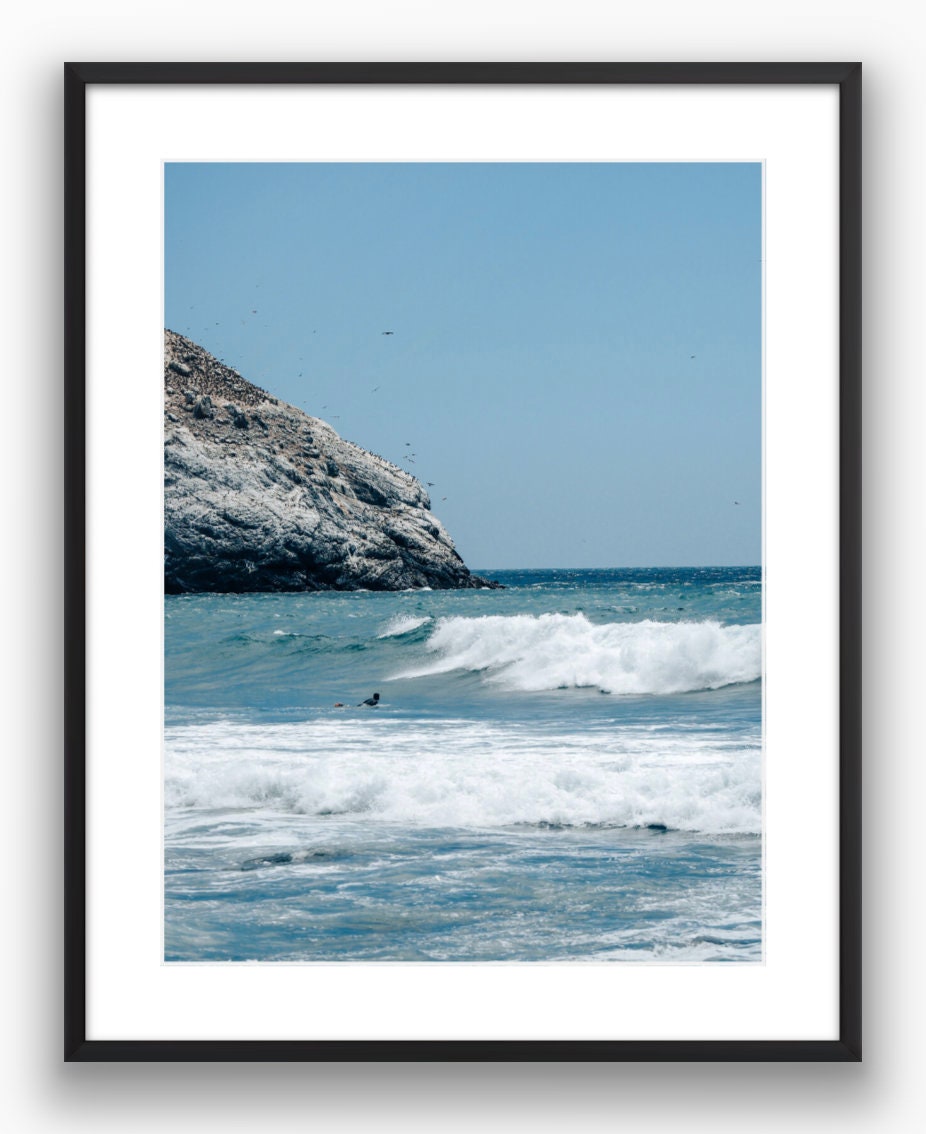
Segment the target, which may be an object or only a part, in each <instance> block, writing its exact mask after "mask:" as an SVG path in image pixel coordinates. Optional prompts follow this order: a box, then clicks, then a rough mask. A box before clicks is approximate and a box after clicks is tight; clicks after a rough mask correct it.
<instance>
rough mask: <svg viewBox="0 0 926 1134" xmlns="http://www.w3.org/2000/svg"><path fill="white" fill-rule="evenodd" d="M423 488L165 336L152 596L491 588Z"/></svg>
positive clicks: (320, 423) (196, 349)
mask: <svg viewBox="0 0 926 1134" xmlns="http://www.w3.org/2000/svg"><path fill="white" fill-rule="evenodd" d="M430 509H431V501H430V499H429V497H428V494H427V492H426V491H425V489H424V487H423V485H422V484H421V483H420V482H419V481H418V480H416V479H415V477H413V476H412V475H411V474H410V473H408V472H406V471H405V470H404V469H401V468H399V467H398V466H397V465H394V464H392V463H391V462H390V461H387V460H386V459H385V458H383V457H380V456H377V455H376V454H374V453H369V452H367V451H366V450H364V449H361V448H360V446H359V445H354V444H352V443H351V442H350V441H345V440H344V439H343V438H341V437H339V436H338V434H337V433H336V432H335V431H334V430H333V429H332V428H331V426H330V425H328V424H327V423H326V422H324V421H321V420H320V419H319V418H317V417H310V416H309V415H308V414H306V413H303V412H302V411H301V410H299V409H296V408H295V407H294V406H290V405H286V404H285V403H284V402H281V401H279V400H278V399H276V398H274V397H272V396H271V395H270V394H268V393H267V392H266V391H265V390H261V389H260V388H259V387H257V386H254V385H252V384H251V383H250V382H247V381H245V379H244V378H242V377H241V375H240V374H238V373H237V372H236V371H234V370H232V369H230V368H229V367H227V366H225V365H224V364H223V363H221V362H219V360H218V359H216V358H214V357H213V356H212V355H211V354H209V353H208V352H207V351H205V350H203V348H202V347H200V346H197V345H196V343H193V342H191V341H190V340H189V339H185V338H184V337H183V336H182V335H178V334H175V333H174V332H173V331H165V351H164V589H165V591H166V592H167V593H168V594H182V593H185V592H191V591H224V592H229V591H231V592H246V591H247V592H252V591H323V590H358V589H360V588H367V589H369V590H390V591H392V590H405V589H407V588H415V587H432V588H434V589H449V588H456V587H496V586H498V584H497V583H493V582H491V581H490V580H488V579H482V578H480V577H479V576H477V575H473V574H472V573H471V572H470V571H469V569H468V568H467V567H466V565H465V564H464V562H463V560H462V559H461V558H460V556H459V555H458V554H457V552H456V551H455V549H454V546H453V541H452V540H451V538H450V536H449V535H448V534H447V532H446V530H445V529H444V527H443V525H442V524H441V522H440V521H439V520H438V519H436V517H435V516H434V515H433V514H432V512H431V510H430Z"/></svg>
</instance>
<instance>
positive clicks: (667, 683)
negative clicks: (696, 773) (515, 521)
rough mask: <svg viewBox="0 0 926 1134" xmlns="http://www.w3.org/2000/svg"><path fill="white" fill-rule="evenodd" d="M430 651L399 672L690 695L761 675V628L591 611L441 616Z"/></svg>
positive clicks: (517, 685) (529, 688)
mask: <svg viewBox="0 0 926 1134" xmlns="http://www.w3.org/2000/svg"><path fill="white" fill-rule="evenodd" d="M425 648H426V650H427V652H428V654H429V655H431V656H430V657H428V659H427V660H426V661H425V662H424V664H422V665H418V666H414V667H412V668H409V669H406V670H403V671H402V672H401V673H400V674H398V675H397V676H398V677H424V676H428V675H431V674H438V673H450V672H452V671H454V670H469V671H475V672H481V673H482V674H483V675H484V679H485V680H487V681H490V682H493V683H498V684H501V685H504V686H505V687H507V688H509V689H516V690H521V691H523V692H539V691H542V690H550V689H564V688H573V687H575V688H582V687H587V688H588V687H590V688H598V689H600V690H601V691H602V692H603V693H626V694H642V693H685V692H691V691H694V690H699V689H719V688H721V687H722V686H724V685H732V684H737V683H739V682H748V681H755V680H757V679H758V678H759V677H760V676H761V671H762V644H761V626H759V625H748V626H724V625H722V624H721V623H719V622H714V621H707V622H652V621H644V622H609V623H604V624H596V623H593V622H590V621H589V619H588V618H586V617H585V615H584V614H572V615H569V614H542V615H539V616H534V615H527V614H522V615H514V616H510V617H504V616H498V615H490V616H487V617H482V618H442V619H440V621H439V622H438V623H437V625H436V626H435V628H434V631H433V633H432V634H431V635H430V637H429V638H428V640H427V642H426V643H425Z"/></svg>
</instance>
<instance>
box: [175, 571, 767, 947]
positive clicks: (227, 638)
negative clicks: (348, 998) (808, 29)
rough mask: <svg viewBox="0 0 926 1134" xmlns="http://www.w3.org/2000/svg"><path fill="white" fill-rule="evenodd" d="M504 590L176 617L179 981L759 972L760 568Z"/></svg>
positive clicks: (218, 603)
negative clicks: (712, 965) (678, 966)
mask: <svg viewBox="0 0 926 1134" xmlns="http://www.w3.org/2000/svg"><path fill="white" fill-rule="evenodd" d="M482 573H485V572H482ZM493 577H495V578H498V579H499V581H500V582H502V583H503V584H504V585H505V589H504V590H501V591H466V592H460V591H450V592H446V591H444V592H439V591H438V592H431V591H415V592H402V593H398V594H395V593H391V594H383V593H367V592H351V593H336V594H331V593H329V594H300V595H248V596H234V595H208V596H206V595H201V596H177V597H168V598H167V599H166V602H165V732H164V819H165V826H164V830H165V837H164V859H165V889H164V956H165V959H166V960H167V961H169V962H255V961H256V962H273V961H286V962H289V963H293V962H306V963H308V962H334V961H339V962H343V961H367V962H369V961H389V962H452V961H468V962H473V961H507V962H534V961H561V962H583V963H586V962H589V961H607V962H610V963H613V962H621V961H624V962H635V963H638V962H647V961H649V962H654V963H663V964H664V963H709V962H714V961H727V962H729V961H733V962H757V961H761V959H762V868H761V864H762V717H761V704H762V696H761V678H762V629H761V626H762V617H761V613H762V593H761V592H762V588H761V573H760V571H759V569H758V568H753V567H736V568H700V569H672V570H658V569H647V570H629V569H625V570H614V571H584V572H583V571H519V572H495V573H493ZM373 692H378V693H379V694H380V703H379V705H378V706H377V707H376V708H368V707H366V706H363V705H362V704H361V702H362V701H363V700H364V699H365V698H367V697H369V696H370V695H371V694H372V693H373Z"/></svg>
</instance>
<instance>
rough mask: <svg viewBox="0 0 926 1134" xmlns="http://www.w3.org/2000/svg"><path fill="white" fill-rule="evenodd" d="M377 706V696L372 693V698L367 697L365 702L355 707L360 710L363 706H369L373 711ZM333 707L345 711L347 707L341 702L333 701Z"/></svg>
mask: <svg viewBox="0 0 926 1134" xmlns="http://www.w3.org/2000/svg"><path fill="white" fill-rule="evenodd" d="M378 704H379V694H378V693H374V694H373V696H372V697H367V699H366V700H365V701H361V702H360V704H359V705H357V708H358V709H362V708H363V707H364V705H370V706H371V707H372V708H374V709H375V708H376V706H377V705H378ZM334 707H335V708H336V709H346V708H347V706H346V705H345V704H344V702H343V701H335V703H334Z"/></svg>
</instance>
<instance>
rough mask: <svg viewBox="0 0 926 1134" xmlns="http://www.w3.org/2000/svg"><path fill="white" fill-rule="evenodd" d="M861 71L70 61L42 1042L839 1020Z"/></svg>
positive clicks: (855, 673) (804, 1055) (184, 1053)
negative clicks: (61, 937) (60, 612)
mask: <svg viewBox="0 0 926 1134" xmlns="http://www.w3.org/2000/svg"><path fill="white" fill-rule="evenodd" d="M860 98H861V67H860V65H859V64H857V63H845V64H843V63H819V64H693V63H692V64H669V63H665V64H656V63H653V64H619V63H614V64H599V63H595V64H573V63H570V64H449V63H446V64H445V63H435V64H397V63H396V64H360V63H350V64H349V63H338V64H308V63H307V64H84V63H75V64H67V65H66V66H65V122H66V131H65V138H66V155H65V181H66V184H65V193H66V200H65V216H66V249H65V284H66V294H65V322H66V357H65V396H66V470H67V483H66V524H67V529H66V565H65V566H66V599H67V602H66V615H67V625H66V697H67V704H66V752H65V844H66V859H65V875H66V910H65V924H66V940H65V978H66V979H65V1059H66V1060H69V1061H94V1060H97V1061H126V1060H145V1061H151V1060H165V1061H176V1060H192V1061H196V1060H203V1061H214V1060H235V1061H242V1060H244V1061H248V1060H255V1061H261V1060H263V1061H274V1060H287V1061H293V1060H297V1061H298V1060H307V1061H313V1060H321V1061H326V1060H330V1061H335V1060H336V1061H342V1060H375V1061H407V1060H422V1061H454V1060H467V1061H471V1060H498V1061H524V1060H544V1061H559V1060H566V1061H585V1060H595V1061H602V1060H604V1061H608V1060H614V1061H621V1060H652V1061H659V1060H666V1061H683V1060H700V1061H712V1060H731V1061H764V1060H774V1061H778V1060H787V1061H795V1060H806V1061H857V1060H860V1059H861V988H860V977H861V920H860V919H861V895H860V882H861V870H860V861H861V860H860V848H861V831H860V812H861V807H860V801H861V778H860V777H861V752H860V742H861V730H860V691H861V689H860V672H861V670H860V652H861V648H860V563H861V557H860V493H859V482H860V465H861V458H860V436H861V428H860V425H861V405H860V398H861V379H860V365H861V348H860V327H861V264H860V250H861V240H860V225H861V200H860V194H861V109H860V107H861V102H860Z"/></svg>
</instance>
